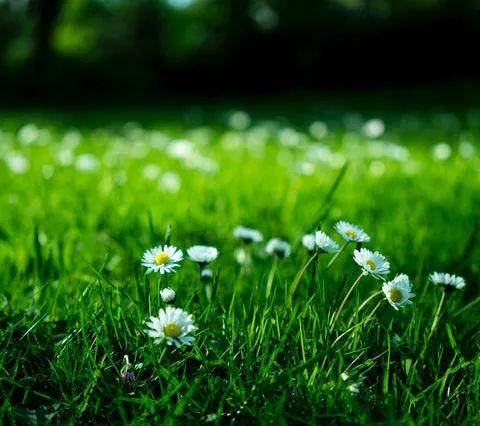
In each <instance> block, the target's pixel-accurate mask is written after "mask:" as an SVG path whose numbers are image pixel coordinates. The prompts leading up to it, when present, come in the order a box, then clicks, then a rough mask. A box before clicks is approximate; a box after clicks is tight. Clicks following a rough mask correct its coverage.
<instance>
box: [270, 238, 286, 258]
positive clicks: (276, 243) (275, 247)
mask: <svg viewBox="0 0 480 426" xmlns="http://www.w3.org/2000/svg"><path fill="white" fill-rule="evenodd" d="M265 250H266V252H267V254H269V255H270V256H277V257H280V258H285V257H288V256H290V254H291V253H292V247H291V246H290V244H288V243H287V242H286V241H283V240H280V239H279V238H272V239H271V240H270V241H269V242H268V243H267V247H266V248H265Z"/></svg>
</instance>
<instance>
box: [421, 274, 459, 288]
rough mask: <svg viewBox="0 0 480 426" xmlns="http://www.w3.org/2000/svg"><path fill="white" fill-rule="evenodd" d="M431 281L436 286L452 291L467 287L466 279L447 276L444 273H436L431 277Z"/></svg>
mask: <svg viewBox="0 0 480 426" xmlns="http://www.w3.org/2000/svg"><path fill="white" fill-rule="evenodd" d="M430 281H432V283H434V284H435V285H439V286H443V287H445V288H450V289H455V288H456V289H458V290H460V289H462V288H463V287H465V279H464V278H463V277H460V276H459V275H453V274H447V273H444V272H434V273H433V274H431V275H430Z"/></svg>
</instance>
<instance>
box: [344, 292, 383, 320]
mask: <svg viewBox="0 0 480 426" xmlns="http://www.w3.org/2000/svg"><path fill="white" fill-rule="evenodd" d="M382 293H383V292H382V291H381V290H380V291H377V292H376V293H373V294H372V295H371V296H370V297H369V298H368V299H366V300H365V301H364V302H363V303H362V304H361V305H360V306H359V308H358V309H357V313H358V312H360V311H361V310H362V309H363V308H364V307H365V306H366V305H367V304H368V303H369V302H370V301H371V300H373V299H374V298H375V297H377V296H378V295H379V294H382ZM353 319H354V317H353V316H352V318H350V321H349V322H348V326H347V327H350V324H351V323H352V321H353Z"/></svg>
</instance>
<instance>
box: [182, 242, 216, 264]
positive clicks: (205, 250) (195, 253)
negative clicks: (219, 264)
mask: <svg viewBox="0 0 480 426" xmlns="http://www.w3.org/2000/svg"><path fill="white" fill-rule="evenodd" d="M187 253H188V257H189V258H190V260H193V261H194V262H197V263H198V264H200V265H203V266H204V265H207V264H208V263H211V262H213V261H214V260H215V259H216V258H217V257H218V250H217V249H216V248H215V247H210V246H192V247H190V248H189V249H188V250H187Z"/></svg>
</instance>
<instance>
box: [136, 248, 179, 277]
mask: <svg viewBox="0 0 480 426" xmlns="http://www.w3.org/2000/svg"><path fill="white" fill-rule="evenodd" d="M182 260H183V253H182V250H180V249H178V248H177V247H175V246H167V245H165V246H163V247H162V246H158V247H154V248H152V249H150V250H147V251H146V252H145V253H144V254H143V258H142V265H143V266H145V267H146V268H147V274H150V273H151V272H160V273H161V274H162V275H163V274H165V273H170V272H175V268H178V267H179V266H180V262H181V261H182Z"/></svg>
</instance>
